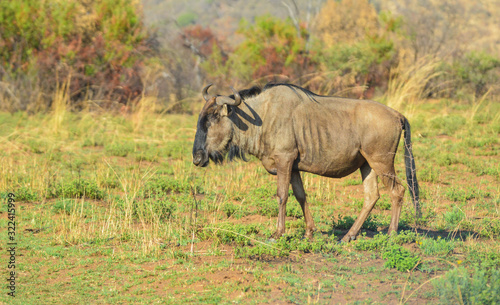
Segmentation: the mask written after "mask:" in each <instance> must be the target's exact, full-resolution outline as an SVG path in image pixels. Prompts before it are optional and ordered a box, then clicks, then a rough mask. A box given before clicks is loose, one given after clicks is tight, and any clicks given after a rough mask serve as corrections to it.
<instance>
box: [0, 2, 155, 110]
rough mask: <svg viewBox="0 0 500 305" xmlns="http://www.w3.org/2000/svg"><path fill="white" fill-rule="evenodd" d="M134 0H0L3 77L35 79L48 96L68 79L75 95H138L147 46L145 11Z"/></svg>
mask: <svg viewBox="0 0 500 305" xmlns="http://www.w3.org/2000/svg"><path fill="white" fill-rule="evenodd" d="M134 3H135V2H134V1H133V0H90V1H57V0H48V1H40V0H19V1H0V33H2V35H1V38H0V46H1V48H0V67H1V68H2V70H3V71H5V74H2V78H4V77H5V78H6V79H7V80H8V81H10V82H12V83H13V84H15V85H17V86H22V85H23V83H22V81H21V82H20V81H19V80H23V79H29V80H30V81H34V82H36V85H37V86H36V88H41V89H42V90H43V91H45V93H46V96H48V97H52V94H51V93H52V91H54V90H58V89H59V88H61V87H60V83H62V82H65V81H68V86H69V91H70V92H69V93H70V96H71V99H72V100H73V101H75V100H79V99H83V98H88V97H89V95H91V96H93V97H94V98H96V95H97V94H99V97H98V98H103V97H104V98H111V99H115V100H120V101H123V102H126V101H128V100H129V99H132V98H135V97H137V96H138V95H139V94H140V92H141V90H142V83H141V81H140V77H139V74H138V73H139V70H140V66H141V64H142V62H143V61H144V56H143V55H141V54H145V52H146V51H148V50H149V49H148V47H147V46H146V39H147V35H146V34H145V30H144V29H143V24H142V20H141V19H142V15H141V14H140V13H139V12H140V11H139V10H138V7H137V6H136V4H134ZM146 53H147V52H146ZM33 79H34V80H33ZM25 85H26V84H25ZM14 89H15V90H14V92H22V91H23V88H19V87H16V88H14ZM29 89H30V91H32V90H31V89H32V88H31V87H30V88H29ZM26 94H29V93H26ZM38 98H40V97H38ZM33 102H35V101H33V100H28V102H25V103H33ZM46 102H47V103H48V105H50V103H51V101H50V100H47V101H46ZM23 106H24V107H26V105H21V107H23ZM18 107H19V105H18Z"/></svg>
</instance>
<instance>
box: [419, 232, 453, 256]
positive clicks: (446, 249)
mask: <svg viewBox="0 0 500 305" xmlns="http://www.w3.org/2000/svg"><path fill="white" fill-rule="evenodd" d="M417 244H418V245H419V247H420V250H422V253H424V254H425V255H436V256H446V255H448V254H450V253H451V252H453V249H455V242H454V241H453V240H446V239H443V238H441V236H438V238H437V239H432V238H424V239H422V240H420V241H417Z"/></svg>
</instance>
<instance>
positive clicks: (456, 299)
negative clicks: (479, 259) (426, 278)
mask: <svg viewBox="0 0 500 305" xmlns="http://www.w3.org/2000/svg"><path fill="white" fill-rule="evenodd" d="M433 284H434V289H435V290H436V293H437V294H438V295H439V298H440V301H441V303H442V304H499V303H500V269H498V268H486V267H485V266H482V265H476V266H474V268H473V269H472V270H471V271H468V270H467V269H465V268H463V267H459V268H455V269H453V270H451V271H448V272H447V273H446V274H445V275H444V276H443V277H441V278H439V279H437V280H436V281H434V282H433Z"/></svg>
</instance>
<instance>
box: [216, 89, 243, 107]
mask: <svg viewBox="0 0 500 305" xmlns="http://www.w3.org/2000/svg"><path fill="white" fill-rule="evenodd" d="M230 88H231V90H233V93H234V99H232V98H230V97H229V96H218V97H217V104H218V105H223V104H227V105H230V106H238V105H239V104H241V96H240V94H239V93H238V91H236V90H235V89H234V88H233V87H230Z"/></svg>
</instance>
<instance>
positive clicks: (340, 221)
mask: <svg viewBox="0 0 500 305" xmlns="http://www.w3.org/2000/svg"><path fill="white" fill-rule="evenodd" d="M355 221H356V219H354V218H353V217H351V216H342V215H338V217H337V221H335V220H333V228H334V229H341V230H349V229H350V228H351V227H352V225H353V224H354V222H355ZM361 228H363V229H366V230H371V231H377V228H378V223H377V222H376V221H375V220H374V219H373V218H372V217H371V215H369V216H368V217H367V218H366V221H365V222H364V223H363V226H362V227H361Z"/></svg>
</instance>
